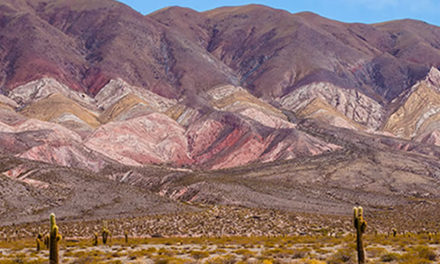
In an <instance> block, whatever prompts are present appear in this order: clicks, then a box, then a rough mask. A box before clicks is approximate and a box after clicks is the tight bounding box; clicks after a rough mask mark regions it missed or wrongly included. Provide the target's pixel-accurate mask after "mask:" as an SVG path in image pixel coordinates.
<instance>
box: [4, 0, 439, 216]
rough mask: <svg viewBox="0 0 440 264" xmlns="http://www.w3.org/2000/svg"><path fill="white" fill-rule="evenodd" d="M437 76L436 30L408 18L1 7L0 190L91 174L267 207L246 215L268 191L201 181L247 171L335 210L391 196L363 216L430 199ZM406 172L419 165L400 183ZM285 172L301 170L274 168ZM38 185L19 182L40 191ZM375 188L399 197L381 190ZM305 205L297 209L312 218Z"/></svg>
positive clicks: (107, 3)
mask: <svg viewBox="0 0 440 264" xmlns="http://www.w3.org/2000/svg"><path fill="white" fill-rule="evenodd" d="M439 67H440V28H439V27H436V26H434V25H429V24H427V23H424V22H422V21H416V20H398V21H390V22H385V23H380V24H360V23H342V22H338V21H334V20H329V19H326V18H324V17H321V16H319V15H317V14H313V13H309V12H303V13H297V14H291V13H289V12H286V11H283V10H277V9H272V8H269V7H266V6H260V5H247V6H239V7H222V8H218V9H214V10H210V11H206V12H196V11H194V10H191V9H187V8H181V7H169V8H165V9H161V10H158V11H156V12H154V13H152V14H148V15H142V14H140V13H138V12H136V11H134V10H132V9H131V8H129V7H128V6H126V5H124V4H121V3H119V2H116V1H113V0H87V1H86V0H78V1H62V0H3V1H2V2H1V3H0V91H1V93H0V154H1V157H2V158H3V159H4V160H7V161H11V160H13V161H14V163H13V164H12V165H11V166H7V168H5V169H4V170H2V171H1V173H2V174H3V176H4V177H7V178H8V179H12V180H13V181H12V182H10V181H9V180H8V186H9V187H8V186H7V187H8V190H6V189H5V193H6V192H9V189H11V188H15V187H11V186H12V185H13V184H14V181H15V184H19V186H18V185H17V186H18V187H17V186H16V187H17V190H19V189H21V188H22V185H23V184H28V183H26V182H23V181H21V180H19V178H23V179H26V178H27V176H26V175H27V174H26V173H27V172H28V171H35V170H36V169H35V168H39V167H41V166H43V167H44V168H47V170H49V171H50V172H52V171H56V170H57V168H63V170H64V171H65V172H66V171H67V172H66V173H67V174H69V175H72V177H73V179H76V180H78V181H80V180H81V179H83V178H81V177H86V178H88V177H92V176H91V175H95V174H96V175H100V176H102V177H103V178H104V179H105V180H103V181H105V182H104V183H102V184H101V183H99V184H96V185H95V186H101V187H102V186H104V187H103V188H106V187H105V186H108V184H110V183H109V182H108V181H120V182H122V183H124V184H128V186H131V187H133V188H135V189H136V188H141V189H142V188H144V189H146V190H149V191H151V192H153V193H154V195H162V196H167V197H168V198H172V199H174V200H176V199H177V200H183V201H198V202H213V203H217V202H219V203H224V204H239V205H246V206H248V205H251V206H258V205H264V206H267V202H265V201H262V200H258V202H251V201H252V199H251V198H252V197H255V196H257V195H258V194H263V193H265V194H266V195H269V194H268V190H267V189H265V188H259V187H258V188H257V187H255V186H254V187H252V188H253V189H252V188H251V187H249V186H243V185H242V183H239V184H238V183H237V182H236V181H235V180H234V179H231V178H228V177H226V178H227V179H226V181H227V182H226V183H225V182H221V184H220V185H217V183H218V182H216V179H217V178H216V177H215V175H217V173H223V172H231V173H233V174H234V175H236V174H237V175H238V174H240V172H243V173H245V174H246V175H253V172H252V168H261V169H262V172H261V173H263V174H265V173H267V174H277V173H280V176H279V177H278V178H277V177H274V178H271V177H269V176H268V177H269V178H268V179H266V178H263V179H259V180H258V181H255V180H254V179H253V180H252V182H254V183H255V184H257V185H258V186H260V184H265V183H267V184H269V185H268V186H272V187H274V186H275V185H276V184H275V183H276V182H277V180H281V181H282V182H286V186H285V188H286V189H285V193H288V190H289V188H293V187H292V186H293V185H289V184H287V183H288V182H289V181H290V180H289V179H293V178H294V179H295V180H294V181H293V182H294V183H295V184H297V183H298V184H303V185H301V186H303V187H304V189H301V188H302V187H301V188H300V189H297V190H296V191H297V195H298V196H304V195H305V191H304V190H307V189H308V188H312V187H313V188H315V187H316V188H317V189H316V188H315V189H313V190H314V191H315V194H322V192H323V189H322V188H325V185H326V184H327V185H328V186H330V185H331V186H333V187H334V188H336V189H337V190H339V191H341V192H343V193H345V195H346V196H344V198H343V199H342V198H341V199H342V200H340V201H343V203H338V202H336V201H335V202H334V204H333V205H332V206H334V207H332V208H333V209H334V210H336V211H338V210H339V211H338V212H342V211H341V208H339V209H338V208H337V207H338V206H342V204H346V203H348V202H349V201H350V199H352V198H350V197H353V192H355V191H356V190H357V189H358V188H360V187H359V186H365V187H366V188H367V187H368V188H367V189H366V193H365V194H364V195H365V197H370V196H371V192H374V189H375V188H378V189H380V191H378V192H380V195H384V197H387V196H388V195H391V196H393V195H397V196H399V197H398V198H396V199H395V200H393V199H394V198H393V199H391V200H393V201H396V203H394V202H390V203H386V204H383V203H381V202H379V201H377V203H376V202H372V203H371V204H370V205H371V206H372V207H374V206H376V207H377V206H379V207H380V206H389V205H390V204H397V203H399V204H400V203H403V202H402V201H403V200H405V199H407V197H406V198H402V197H403V196H402V197H401V195H410V196H411V195H412V196H414V197H417V198H420V197H423V195H424V194H426V195H427V197H431V198H435V197H437V196H438V195H439V194H438V193H437V192H436V191H435V190H434V189H432V188H428V187H429V186H431V185H432V186H434V187H436V186H437V185H436V184H437V183H436V180H437V178H438V176H437V175H440V174H438V167H439V166H438V164H439V161H438V155H440V110H439V109H440V71H439ZM344 155H345V156H344ZM388 157H394V158H388ZM405 159H408V160H411V161H412V163H411V164H413V165H414V166H415V164H418V163H420V164H422V165H420V166H419V167H417V166H416V167H417V168H418V169H414V170H413V169H411V170H408V169H406V168H405V166H404V165H403V163H404V160H405ZM25 160H32V163H30V164H32V166H31V167H32V168H24V169H23V168H22V167H23V165H22V164H23V163H24V162H25ZM379 161H381V162H379ZM290 163H291V164H301V168H302V169H298V170H297V169H295V168H293V167H292V166H290V165H286V167H284V165H282V166H281V165H280V164H290ZM14 164H15V165H14ZM335 164H336V165H337V167H335V168H334V171H333V172H331V171H329V170H327V169H323V168H322V167H321V166H324V167H325V166H329V165H335ZM336 165H335V166H336ZM151 166H153V167H151ZM157 166H158V167H157ZM115 168H118V169H116V172H115V171H112V170H114V169H115ZM143 168H154V169H153V170H154V171H155V170H156V169H157V168H160V171H161V173H159V174H160V177H163V178H160V177H159V178H160V179H159V178H155V177H153V178H151V177H149V176H148V177H147V176H145V175H146V174H145V173H146V172H145V171H144V170H143ZM393 168H399V171H401V172H402V175H406V176H402V177H407V178H399V176H398V175H395V172H394V170H393ZM278 170H280V171H278ZM121 171H122V172H121ZM335 172H338V175H340V177H341V178H338V177H339V176H337V175H336V174H335ZM54 173H55V172H54ZM352 174H356V175H359V177H361V178H359V179H354V178H353V177H352ZM14 175H15V176H14ZM17 175H21V176H17ZM85 175H86V176H85ZM182 175H183V176H182ZM322 175H326V176H322ZM25 176H26V177H25ZM210 176H212V177H213V178H212V179H211V178H209V177H210ZM44 177H45V176H44V175H43V176H41V177H40V176H38V177H37V176H35V177H34V178H32V177H30V178H31V179H32V180H31V181H29V182H30V183H29V184H31V185H32V184H34V185H32V186H33V187H32V188H37V189H38V188H43V189H44V188H49V187H50V186H51V185H52V183H51V181H50V180H48V179H45V178H44ZM186 177H188V178H186ZM237 177H238V176H237ZM240 177H241V176H240ZM289 177H291V178H289ZM295 177H299V178H295ZM321 177H324V178H321ZM362 177H363V178H362ZM386 177H391V178H392V179H393V180H392V181H394V182H396V183H398V184H399V186H398V188H397V187H396V188H395V189H393V188H391V187H390V188H388V189H387V188H385V189H383V188H382V187H380V186H379V185H380V184H382V183H384V180H383V178H386ZM408 177H409V178H414V181H415V182H414V184H415V185H414V186H412V185H411V181H410V180H408ZM67 178H68V177H67ZM416 178H417V179H418V180H415V179H416ZM89 179H90V182H91V183H93V184H94V183H96V182H100V181H101V178H100V179H96V178H89ZM184 179H187V180H188V181H185V180H184ZM221 179H222V180H223V178H222V177H221ZM247 179H248V178H247V177H245V176H243V178H242V180H247ZM364 180H365V181H368V182H371V183H372V185H365V184H363V183H362V182H363V181H364ZM36 181H38V182H37V183H38V184H37V183H36ZM66 181H67V179H66ZM72 181H73V180H72ZM81 181H82V180H81ZM82 182H84V181H82ZM85 182H87V181H86V180H85ZM317 182H321V183H322V185H318V186H313V185H314V184H316V183H317ZM40 183H41V184H40ZM344 183H347V186H346V189H344V190H342V189H343V188H342V189H341V186H342V185H344ZM379 183H380V184H379ZM69 184H71V183H69ZM237 184H238V185H237ZM387 184H391V183H389V182H388V183H387ZM5 186H6V185H5ZM54 186H55V187H54V188H55V189H57V188H58V189H59V190H61V189H62V188H64V187H62V186H61V187H60V186H58V185H56V184H55V185H54ZM234 186H235V187H234ZM411 186H412V187H411ZM131 187H130V188H131ZM318 187H319V188H318ZM333 187H332V188H333ZM413 187H414V189H415V190H416V192H417V193H416V194H408V193H409V192H411V188H413ZM434 187H433V188H434ZM2 188H3V187H2ZM4 188H6V187H4ZM60 188H61V189H60ZM66 188H67V187H66ZM249 188H250V189H252V190H250V189H249ZM274 188H275V187H274ZM298 188H299V187H298ZM381 188H382V189H381ZM58 189H57V190H58ZM336 189H335V190H336ZM275 190H276V188H275ZM76 191H77V190H76V189H75V192H76ZM137 191H139V190H138V189H136V190H135V192H137ZM241 191H243V195H247V196H246V197H244V196H240V193H241ZM218 193H229V196H228V195H225V196H224V197H220V196H216V195H215V194H218ZM195 194H197V195H195ZM315 194H314V195H315ZM29 195H31V196H32V197H36V196H34V194H29ZM154 195H153V196H154ZM312 196H313V195H311V196H310V197H312ZM318 196H319V195H315V196H313V197H312V198H313V199H312V200H313V201H315V202H316V203H317V204H318V205H316V206H311V207H308V205H307V199H305V200H304V201H303V202H304V204H302V205H298V206H297V207H295V208H296V209H298V208H300V207H301V206H303V207H304V208H308V209H307V210H312V208H314V209H316V208H320V207H322V206H324V205H325V202H323V201H322V199H318ZM65 197H68V196H65ZM69 197H70V196H69ZM124 197H125V196H124ZM265 197H266V196H265ZM347 197H349V198H347ZM393 197H394V196H393ZM267 198H268V199H270V200H272V201H274V204H278V205H277V206H278V207H279V208H281V209H282V208H290V209H292V207H289V206H286V204H287V203H288V202H287V201H281V200H280V199H284V198H282V197H279V196H277V195H275V194H273V193H272V194H270V195H269V196H267ZM291 198H292V197H291ZM32 199H34V198H32ZM66 199H67V198H66ZM124 199H125V198H124ZM127 199H128V198H127ZM146 199H147V198H146ZM148 199H150V198H148ZM158 199H159V198H158ZM289 199H290V198H289ZM289 199H287V200H289ZM292 199H293V198H292ZM335 199H336V198H335ZM401 199H403V200H401ZM37 200H38V199H37ZM37 200H33V202H32V203H34V202H35V203H37ZM8 201H9V198H8ZM161 201H162V200H161ZM405 201H406V200H405ZM70 202H72V203H75V202H76V200H72V201H70ZM103 202H107V201H103ZM290 209H289V210H290ZM17 210H20V209H17ZM84 210H86V209H84ZM130 210H131V209H130ZM173 210H174V209H173ZM113 212H119V209H115V210H113ZM30 214H31V213H30Z"/></svg>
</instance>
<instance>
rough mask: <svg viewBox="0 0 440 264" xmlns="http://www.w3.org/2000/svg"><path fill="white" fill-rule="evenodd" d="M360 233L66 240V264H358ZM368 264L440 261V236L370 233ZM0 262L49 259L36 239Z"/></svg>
mask: <svg viewBox="0 0 440 264" xmlns="http://www.w3.org/2000/svg"><path fill="white" fill-rule="evenodd" d="M354 240H355V238H354V236H353V235H351V234H348V235H345V236H341V237H334V236H323V235H316V236H308V235H305V236H292V237H219V238H207V237H200V238H179V237H174V238H148V239H141V238H129V240H128V243H126V242H125V241H124V239H123V238H114V239H113V240H112V241H111V242H110V244H109V245H102V244H101V243H100V245H98V246H93V242H92V240H91V239H80V240H76V239H65V240H64V241H63V242H62V245H61V250H60V255H61V260H62V262H61V263H132V264H135V263H265V264H268V263H306V264H307V263H308V264H312V263H314V264H319V263H334V264H336V263H357V261H356V255H355V254H356V250H355V244H354ZM365 242H366V253H367V257H368V263H438V262H436V260H438V259H439V258H440V236H439V235H432V234H412V233H407V234H405V235H397V236H396V237H393V236H388V235H384V234H378V235H367V236H366V237H365ZM0 245H1V248H0V263H34V264H37V263H47V259H48V251H47V250H45V249H43V250H41V251H39V252H36V249H35V242H34V241H33V240H32V239H26V240H17V241H11V242H1V244H0Z"/></svg>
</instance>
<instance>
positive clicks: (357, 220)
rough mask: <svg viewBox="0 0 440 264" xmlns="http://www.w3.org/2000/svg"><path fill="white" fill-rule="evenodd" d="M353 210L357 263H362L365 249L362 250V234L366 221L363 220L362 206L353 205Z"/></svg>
mask: <svg viewBox="0 0 440 264" xmlns="http://www.w3.org/2000/svg"><path fill="white" fill-rule="evenodd" d="M353 212H354V216H353V222H354V228H355V229H356V249H357V253H358V263H359V264H364V263H365V250H364V244H363V240H362V235H363V234H364V232H365V229H366V228H367V222H366V221H365V220H364V217H363V209H362V207H360V206H359V207H354V208H353Z"/></svg>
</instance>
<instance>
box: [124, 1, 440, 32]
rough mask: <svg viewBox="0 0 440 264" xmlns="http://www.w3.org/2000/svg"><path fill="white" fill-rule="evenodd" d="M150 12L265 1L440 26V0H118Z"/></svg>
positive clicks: (349, 18)
mask: <svg viewBox="0 0 440 264" xmlns="http://www.w3.org/2000/svg"><path fill="white" fill-rule="evenodd" d="M119 1H120V2H123V3H125V4H127V5H129V6H131V7H132V8H133V9H136V10H137V11H139V12H141V13H142V14H148V13H151V12H153V11H156V10H158V9H160V8H163V7H167V6H175V5H177V6H183V7H190V8H192V9H195V10H198V11H204V10H208V9H213V8H216V7H220V6H236V5H245V4H251V3H254V4H263V5H267V6H271V7H274V8H280V9H285V10H288V11H289V12H292V13H296V12H301V11H312V12H315V13H318V14H319V15H321V16H324V17H327V18H331V19H336V20H339V21H343V22H362V23H375V22H383V21H387V20H395V19H403V18H412V19H418V20H423V21H425V22H428V23H430V24H434V25H438V26H440V0H254V1H246V0H225V1H212V0H211V1H210V0H180V1H178V0H174V1H173V0H119Z"/></svg>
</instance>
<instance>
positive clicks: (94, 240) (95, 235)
mask: <svg viewBox="0 0 440 264" xmlns="http://www.w3.org/2000/svg"><path fill="white" fill-rule="evenodd" d="M93 245H94V246H95V247H96V246H97V245H98V233H96V232H94V233H93Z"/></svg>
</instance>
